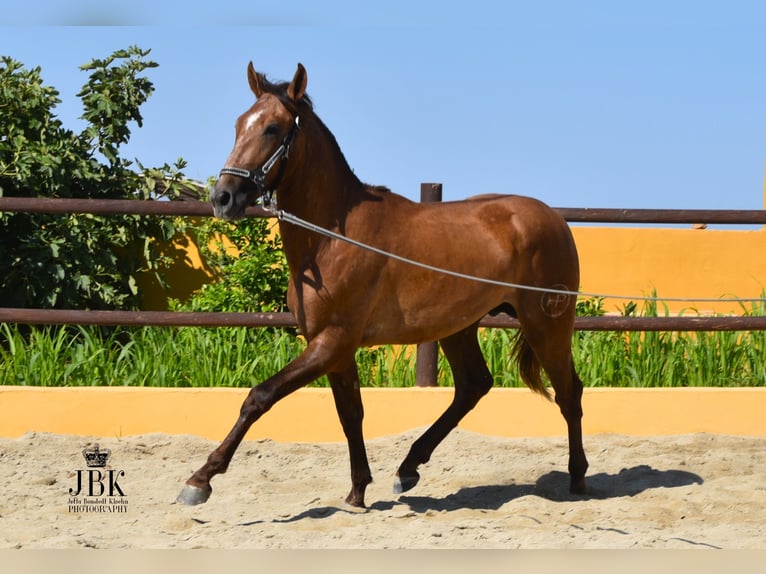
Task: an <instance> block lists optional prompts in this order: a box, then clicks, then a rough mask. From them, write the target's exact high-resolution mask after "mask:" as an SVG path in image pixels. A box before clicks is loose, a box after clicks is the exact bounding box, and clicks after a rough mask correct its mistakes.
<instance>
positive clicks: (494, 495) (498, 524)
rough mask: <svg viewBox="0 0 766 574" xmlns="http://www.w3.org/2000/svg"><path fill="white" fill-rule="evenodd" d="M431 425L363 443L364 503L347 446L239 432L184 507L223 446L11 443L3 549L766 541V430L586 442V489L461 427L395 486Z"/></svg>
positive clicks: (535, 446) (0, 527)
mask: <svg viewBox="0 0 766 574" xmlns="http://www.w3.org/2000/svg"><path fill="white" fill-rule="evenodd" d="M421 430H422V429H419V430H416V431H411V432H408V433H405V434H404V435H400V436H395V437H386V438H381V439H374V440H370V441H368V443H367V445H368V454H369V457H370V464H371V467H372V471H373V476H374V478H375V482H373V484H371V485H370V487H369V488H368V490H367V498H366V501H367V504H368V505H369V508H368V509H367V510H366V511H364V510H363V511H359V510H356V509H351V508H349V507H347V506H346V505H345V504H344V502H343V498H344V497H345V495H346V494H347V492H348V490H349V487H350V479H349V472H348V456H347V452H346V446H345V444H341V443H324V444H322V443H317V444H307V443H277V442H274V441H270V440H265V441H248V442H245V443H243V445H242V446H241V447H240V449H239V451H238V452H237V455H236V456H235V457H234V460H233V462H232V466H231V468H230V469H229V472H228V473H226V474H224V475H220V476H218V477H216V479H214V481H213V489H214V491H213V496H212V497H211V499H210V501H209V502H208V503H207V504H205V505H202V506H197V507H185V506H182V505H179V504H175V503H174V500H175V497H176V495H177V494H178V492H179V490H180V488H181V486H182V483H183V481H184V480H185V479H186V478H188V476H189V475H190V474H191V472H193V471H194V470H196V469H197V468H198V467H199V466H200V465H201V464H202V463H203V462H204V460H205V458H206V456H207V454H208V453H209V452H210V450H211V449H212V448H214V447H215V446H216V443H213V442H210V441H207V440H203V439H200V438H197V437H193V436H169V435H160V434H154V435H143V436H136V437H126V438H109V437H97V438H96V437H75V436H60V435H51V434H43V433H30V434H27V435H25V436H23V437H21V438H18V439H1V440H0V486H2V488H3V494H4V496H3V497H2V500H0V548H31V549H35V548H38V549H39V548H143V549H150V548H186V549H189V548H206V549H218V548H225V549H228V548H250V549H262V548H282V549H298V548H300V549H327V548H346V549H348V548H354V549H358V548H363V549H383V548H391V549H402V548H481V549H490V548H504V549H514V548H543V549H558V548H570V549H571V548H610V549H625V548H699V549H702V548H728V549H754V548H760V549H762V548H765V547H766V527H765V526H764V525H766V437H759V438H752V437H736V436H721V435H708V434H694V435H682V436H671V437H629V436H622V435H596V436H589V437H586V442H585V447H586V452H587V453H588V457H589V460H590V470H589V473H588V477H589V486H590V489H591V494H590V495H589V496H580V497H576V496H570V495H569V493H568V476H567V474H566V441H565V439H563V438H534V439H508V438H497V437H489V436H484V435H478V434H473V433H469V432H466V431H462V430H457V431H455V432H453V433H452V434H451V435H450V436H449V437H448V438H447V439H446V440H445V442H444V443H442V445H441V446H440V447H439V448H438V449H437V450H436V452H435V453H434V456H433V458H432V460H431V461H430V462H429V463H428V464H426V465H424V466H422V467H421V477H422V478H421V481H420V484H418V486H417V487H416V488H415V489H413V490H412V491H410V492H408V493H405V494H402V495H398V496H397V495H394V494H393V493H392V489H391V486H392V482H393V474H394V472H395V470H396V468H397V466H398V464H399V462H400V461H401V459H402V458H403V457H404V455H405V454H406V452H407V450H408V448H409V446H410V444H411V443H412V441H413V440H414V439H415V438H416V437H417V436H418V435H419V434H420V431H421ZM89 443H98V444H99V445H100V447H101V448H102V449H105V448H108V449H110V450H111V453H112V455H111V459H110V460H109V463H108V465H107V466H106V467H105V468H104V469H101V470H100V473H101V474H100V475H99V474H94V475H93V476H94V477H95V478H96V479H98V478H99V476H105V477H106V479H104V480H103V481H102V482H98V480H93V481H90V482H89V481H88V480H87V477H88V476H89V475H88V473H87V470H88V468H87V466H86V464H85V461H84V459H83V456H82V454H81V451H82V450H83V448H85V447H86V446H87V445H88V444H89ZM109 471H111V475H112V476H113V477H114V478H115V479H116V485H112V484H110V481H109V476H110V473H109ZM120 471H123V472H124V474H120ZM78 478H81V479H84V480H83V491H82V492H81V493H80V496H79V501H75V500H74V498H75V497H73V496H70V489H73V490H74V491H76V488H77V485H78ZM89 487H90V488H91V492H90V493H88V492H87V489H88V488H89ZM110 487H111V488H112V494H113V496H111V497H110V496H109V488H110ZM101 488H103V489H104V492H103V494H102V495H101V496H98V495H99V494H101V493H100V489H101ZM120 491H121V492H122V493H123V494H124V496H120ZM88 494H93V495H94V496H92V497H87V495H88ZM86 498H87V500H86ZM86 508H87V509H88V510H87V511H86V510H85V509H86Z"/></svg>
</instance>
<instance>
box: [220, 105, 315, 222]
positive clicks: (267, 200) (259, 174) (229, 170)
mask: <svg viewBox="0 0 766 574" xmlns="http://www.w3.org/2000/svg"><path fill="white" fill-rule="evenodd" d="M300 127H301V122H300V117H299V116H295V122H294V123H293V127H292V129H291V130H290V131H289V133H288V134H287V135H286V136H285V139H283V140H282V143H281V144H279V147H278V148H277V149H276V150H274V153H273V154H271V157H270V158H269V159H267V160H266V161H265V162H264V163H263V165H262V166H261V167H258V168H255V169H252V170H249V169H243V168H241V167H224V168H222V169H221V171H220V172H219V174H218V176H219V177H220V176H222V175H236V176H237V177H243V178H245V179H246V180H248V181H251V182H253V183H254V184H255V186H256V187H257V188H258V193H260V200H261V202H262V203H263V206H264V207H266V208H269V207H271V205H272V203H273V202H274V192H275V191H276V190H277V188H278V187H279V184H280V182H281V181H282V176H283V175H284V173H285V162H284V161H282V163H281V164H280V165H279V172H278V173H277V177H276V178H275V180H274V184H273V185H272V187H271V189H267V188H266V175H267V174H268V173H269V172H270V171H271V168H273V167H274V164H276V163H277V162H278V161H279V160H280V159H283V160H286V159H287V157H288V156H289V155H290V150H291V149H292V146H293V143H294V142H295V135H296V134H297V133H298V130H299V129H300Z"/></svg>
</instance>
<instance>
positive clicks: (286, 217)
mask: <svg viewBox="0 0 766 574" xmlns="http://www.w3.org/2000/svg"><path fill="white" fill-rule="evenodd" d="M264 209H266V210H267V211H269V212H270V213H272V214H274V215H275V216H276V218H277V219H278V220H279V221H286V222H287V223H292V224H293V225H297V226H298V227H302V228H303V229H306V230H308V231H313V232H314V233H318V234H320V235H324V236H325V237H329V238H331V239H337V240H339V241H344V242H346V243H349V244H351V245H355V246H356V247H359V248H361V249H365V250H367V251H371V252H373V253H377V254H378V255H383V256H384V257H388V258H389V259H394V260H396V261H400V262H402V263H406V264H408V265H413V266H415V267H420V268H421V269H427V270H429V271H434V272H436V273H441V274H443V275H449V276H451V277H457V278H459V279H467V280H469V281H476V282H478V283H486V284H488V285H496V286H499V287H510V288H512V289H523V290H526V291H537V292H539V293H551V294H556V295H568V296H575V297H593V298H599V299H627V300H629V301H653V302H656V301H665V302H673V303H752V302H760V303H763V302H765V301H766V299H764V298H762V297H753V298H739V297H736V298H728V299H727V298H723V297H721V298H708V297H700V298H695V297H650V296H645V295H639V296H634V295H614V294H605V293H587V292H584V291H569V290H566V289H555V288H552V287H536V286H534V285H521V284H519V283H509V282H506V281H498V280H495V279H488V278H486V277H476V276H474V275H467V274H465V273H460V272H458V271H451V270H449V269H443V268H441V267H434V266H433V265H428V264H427V263H422V262H420V261H415V260H413V259H408V258H407V257H402V256H401V255H397V254H395V253H391V252H389V251H385V250H383V249H380V248H378V247H373V246H372V245H368V244H366V243H362V242H361V241H357V240H356V239H352V238H350V237H346V236H345V235H341V234H340V233H336V232H334V231H330V230H329V229H325V228H324V227H320V226H318V225H315V224H313V223H311V222H309V221H306V220H305V219H301V218H300V217H298V216H296V215H293V214H292V213H287V212H286V211H284V210H281V209H275V208H272V207H267V206H264Z"/></svg>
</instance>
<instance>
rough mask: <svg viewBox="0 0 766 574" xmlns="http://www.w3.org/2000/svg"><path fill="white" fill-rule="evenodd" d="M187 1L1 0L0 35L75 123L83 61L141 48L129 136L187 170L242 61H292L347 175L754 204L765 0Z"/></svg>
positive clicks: (223, 113) (217, 150) (697, 204)
mask: <svg viewBox="0 0 766 574" xmlns="http://www.w3.org/2000/svg"><path fill="white" fill-rule="evenodd" d="M187 4H188V3H186V2H184V3H181V2H155V3H149V2H145V1H139V2H131V3H124V2H123V3H110V2H106V1H105V0H100V1H98V2H95V1H92V2H91V1H74V2H50V1H48V2H45V1H35V0H30V1H27V2H23V3H21V2H15V3H12V5H11V6H4V8H3V16H2V22H3V24H4V26H3V27H1V28H0V54H2V55H8V56H11V57H13V58H14V59H16V60H19V61H21V62H22V63H24V64H25V65H26V66H28V67H34V66H41V67H42V75H43V78H44V80H45V82H46V83H47V84H48V85H52V86H54V87H55V88H57V89H58V90H59V91H60V93H61V95H60V97H61V99H62V100H63V102H62V104H61V105H60V106H59V107H58V108H57V113H58V115H59V117H60V118H61V119H62V120H63V121H64V124H65V125H66V126H67V127H70V128H72V129H79V128H78V126H79V125H80V124H79V123H78V120H77V117H78V116H79V115H80V113H81V105H80V102H79V100H78V99H77V98H76V96H75V94H76V93H77V92H78V91H79V89H80V87H81V86H82V85H83V84H84V83H85V82H86V80H87V76H86V74H85V73H84V72H80V71H79V69H78V66H80V65H81V64H84V63H86V62H88V61H89V60H91V59H92V58H101V57H105V56H107V55H109V54H110V53H111V52H113V51H114V50H117V49H121V48H126V47H128V46H130V45H138V46H140V47H142V48H145V49H147V48H148V49H151V50H152V53H151V55H150V58H151V59H152V60H154V61H156V62H158V63H159V64H160V67H159V68H157V69H154V70H149V71H148V72H147V74H148V76H149V78H150V79H151V80H152V81H153V82H154V85H155V89H156V91H155V93H154V94H153V96H152V97H151V99H150V100H149V102H147V104H146V105H145V107H144V108H143V115H144V127H143V128H141V129H137V128H136V129H134V131H133V137H132V139H131V143H130V144H129V145H128V146H126V147H125V148H124V149H123V156H124V157H126V158H128V159H132V158H134V157H137V158H138V159H140V160H141V161H142V163H144V164H145V165H160V164H162V163H164V162H168V163H170V162H172V161H174V160H175V159H176V158H177V157H179V156H180V157H183V158H184V159H186V160H187V161H188V162H189V165H188V167H187V169H186V174H187V175H188V176H189V177H192V178H195V179H201V180H204V179H206V178H207V177H209V176H213V175H215V174H216V173H217V171H218V169H219V168H220V167H221V166H222V165H223V162H224V161H225V159H226V157H227V155H228V153H229V151H230V149H231V146H232V144H233V136H234V128H233V126H234V121H235V119H236V117H237V116H238V115H239V114H240V113H242V112H243V111H245V109H247V108H248V107H249V106H250V104H251V103H252V98H253V96H252V94H251V93H250V91H249V88H248V85H247V80H246V75H245V72H246V66H247V63H248V62H249V61H250V60H252V61H253V63H254V65H255V67H256V69H258V70H259V71H262V72H265V73H266V74H267V75H268V76H269V77H270V78H272V79H290V78H291V77H292V74H293V73H294V71H295V66H296V63H297V62H302V63H303V64H304V65H305V66H306V68H307V71H308V77H309V83H308V92H309V94H310V95H311V96H312V98H313V99H314V102H315V107H316V111H317V113H318V114H319V115H320V117H322V119H323V120H324V121H325V123H326V124H327V125H328V127H329V128H330V130H331V131H333V133H334V134H335V136H336V138H337V139H338V141H339V143H340V145H341V147H342V148H343V151H344V153H345V155H346V158H347V159H348V161H349V163H350V165H351V166H352V167H353V168H354V170H355V172H356V173H357V175H358V176H359V177H360V178H361V179H362V180H364V181H366V182H369V183H374V184H380V185H386V186H388V187H390V188H391V189H392V190H393V191H395V192H397V193H401V194H403V195H406V196H408V197H411V198H413V199H416V198H417V197H418V195H419V189H420V183H421V182H441V183H443V184H444V198H445V199H448V200H449V199H461V198H464V197H468V196H470V195H474V194H479V193H490V192H499V193H517V194H523V195H531V196H534V197H538V198H540V199H542V200H543V201H546V202H547V203H549V204H551V205H553V206H556V207H657V208H690V209H691V208H706V209H762V208H763V202H764V168H765V167H766V71H765V70H764V68H765V67H766V58H765V56H766V34H764V32H763V23H764V22H766V3H762V2H737V1H731V2H718V3H714V2H704V1H698V2H655V1H644V2H640V3H629V2H550V1H548V2H513V1H507V2H489V1H486V0H477V1H472V2H467V3H466V2H459V3H452V4H449V3H444V2H435V1H429V2H419V3H418V2H415V1H411V2H402V1H400V0H391V1H389V2H386V3H380V4H379V5H378V4H373V3H372V2H369V3H365V2H341V1H338V0H326V1H323V2H315V1H307V0H295V1H293V2H290V3H284V2H282V3H280V2H268V3H266V2H248V3H238V2H231V1H219V2H216V3H210V5H209V6H208V7H207V8H203V9H202V10H203V11H200V9H199V8H194V9H189V8H187ZM283 4H284V6H282V5H283ZM453 4H454V6H453ZM451 6H452V7H451Z"/></svg>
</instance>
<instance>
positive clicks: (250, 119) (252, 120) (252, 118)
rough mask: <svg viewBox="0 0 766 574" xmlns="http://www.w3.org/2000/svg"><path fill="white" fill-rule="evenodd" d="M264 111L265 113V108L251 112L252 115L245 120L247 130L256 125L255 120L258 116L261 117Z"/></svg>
mask: <svg viewBox="0 0 766 574" xmlns="http://www.w3.org/2000/svg"><path fill="white" fill-rule="evenodd" d="M262 113H263V110H258V111H255V112H251V113H250V115H249V116H248V117H247V119H246V120H245V131H247V130H249V129H250V128H251V127H253V126H254V125H255V122H257V121H258V118H260V117H261V114H262Z"/></svg>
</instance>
